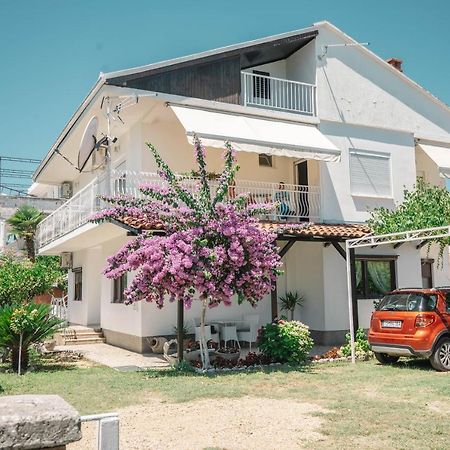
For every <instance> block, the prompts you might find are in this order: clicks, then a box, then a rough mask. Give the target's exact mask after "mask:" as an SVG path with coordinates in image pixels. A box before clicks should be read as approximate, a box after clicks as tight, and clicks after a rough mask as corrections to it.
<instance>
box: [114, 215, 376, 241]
mask: <svg viewBox="0 0 450 450" xmlns="http://www.w3.org/2000/svg"><path fill="white" fill-rule="evenodd" d="M118 222H121V223H123V224H125V225H127V226H129V227H131V228H134V229H135V230H136V231H148V230H156V231H163V230H164V224H163V223H162V222H150V221H146V220H145V219H136V218H134V217H123V218H122V219H121V220H118ZM261 226H262V227H263V228H264V229H266V230H270V231H273V232H275V233H277V234H278V235H279V236H284V237H296V238H299V240H301V238H304V239H305V240H306V239H309V238H320V239H322V240H323V239H335V240H346V239H355V238H360V237H363V236H366V235H368V234H370V233H371V230H370V228H369V227H368V226H367V225H364V224H350V223H347V224H326V223H308V222H299V223H291V222H261Z"/></svg>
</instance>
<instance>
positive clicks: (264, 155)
mask: <svg viewBox="0 0 450 450" xmlns="http://www.w3.org/2000/svg"><path fill="white" fill-rule="evenodd" d="M266 158H267V162H268V163H269V164H261V161H262V160H264V159H266ZM258 163H259V167H273V156H272V155H268V154H267V153H259V154H258Z"/></svg>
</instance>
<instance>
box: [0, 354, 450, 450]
mask: <svg viewBox="0 0 450 450" xmlns="http://www.w3.org/2000/svg"><path fill="white" fill-rule="evenodd" d="M449 386H450V373H449V374H447V373H439V372H435V371H433V370H432V369H431V368H430V366H429V364H428V363H427V362H426V361H409V362H406V363H399V364H397V365H395V366H392V367H389V366H380V365H379V364H378V363H376V362H375V361H369V362H359V363H358V364H356V365H354V366H353V365H351V364H350V363H344V362H342V363H333V364H324V365H312V366H308V367H306V368H305V369H303V370H280V371H272V372H253V373H228V374H223V375H218V376H196V375H177V376H174V375H173V373H172V372H171V371H166V372H141V373H124V372H117V371H115V370H112V369H108V368H104V367H90V368H71V369H65V370H64V369H60V370H55V369H49V371H42V372H34V373H28V374H26V375H24V376H21V377H18V376H17V375H14V374H5V373H3V374H0V390H1V394H2V395H10V394H24V393H52V394H59V395H61V396H62V397H64V398H65V399H66V400H67V401H68V402H69V403H71V404H72V405H74V406H75V407H76V408H77V409H78V410H79V411H80V412H81V413H84V414H86V413H94V412H101V411H113V410H115V409H118V408H120V407H123V406H127V405H131V404H137V403H139V402H141V401H143V399H144V398H145V396H146V395H148V394H151V393H155V394H157V395H159V396H162V397H163V398H165V399H166V400H167V401H169V402H191V401H194V400H195V399H200V398H224V397H241V396H244V395H249V396H255V397H266V398H278V399H283V398H291V399H295V400H296V401H300V402H302V401H304V402H309V403H316V404H318V405H320V406H322V407H323V408H325V409H326V410H327V412H325V413H321V415H322V416H323V418H324V426H323V428H322V430H321V432H322V433H323V434H324V435H325V436H329V437H332V439H333V446H334V447H335V448H358V447H359V448H361V447H363V448H442V449H443V448H448V447H449V440H450V425H449V423H450V422H449V416H450V389H449ZM277 420H283V419H282V417H281V418H280V417H279V418H277ZM329 446H330V444H329V442H328V443H326V442H318V443H316V444H314V447H315V448H322V447H324V448H325V447H326V448H329Z"/></svg>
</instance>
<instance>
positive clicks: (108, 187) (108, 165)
mask: <svg viewBox="0 0 450 450" xmlns="http://www.w3.org/2000/svg"><path fill="white" fill-rule="evenodd" d="M106 121H107V124H108V131H107V133H108V134H107V137H108V140H107V147H106V156H105V159H106V195H107V196H110V195H111V191H112V189H111V183H112V180H111V99H110V98H109V97H107V99H106Z"/></svg>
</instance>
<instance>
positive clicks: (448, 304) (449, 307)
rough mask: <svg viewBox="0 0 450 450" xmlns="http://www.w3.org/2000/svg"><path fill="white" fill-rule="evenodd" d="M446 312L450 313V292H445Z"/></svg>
mask: <svg viewBox="0 0 450 450" xmlns="http://www.w3.org/2000/svg"><path fill="white" fill-rule="evenodd" d="M445 312H448V313H450V292H448V293H447V294H445Z"/></svg>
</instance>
